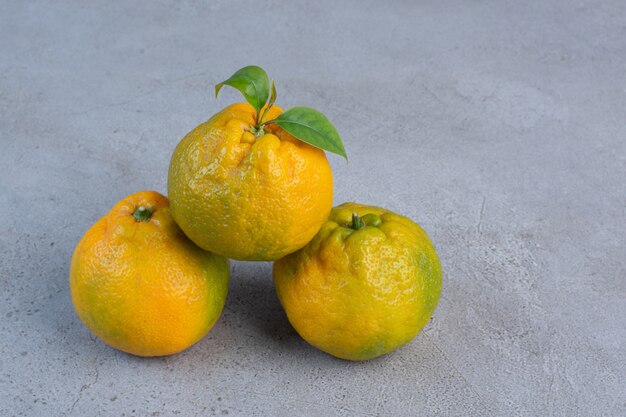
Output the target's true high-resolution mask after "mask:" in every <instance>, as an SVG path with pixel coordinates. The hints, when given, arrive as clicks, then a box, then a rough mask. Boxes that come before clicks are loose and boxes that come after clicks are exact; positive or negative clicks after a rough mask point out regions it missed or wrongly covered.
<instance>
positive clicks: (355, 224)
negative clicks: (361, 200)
mask: <svg viewBox="0 0 626 417" xmlns="http://www.w3.org/2000/svg"><path fill="white" fill-rule="evenodd" d="M364 227H365V223H363V220H362V219H361V218H360V217H359V215H358V214H356V213H352V224H351V225H350V228H351V229H354V230H359V229H362V228H364Z"/></svg>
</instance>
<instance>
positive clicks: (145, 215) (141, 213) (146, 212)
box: [133, 206, 154, 222]
mask: <svg viewBox="0 0 626 417" xmlns="http://www.w3.org/2000/svg"><path fill="white" fill-rule="evenodd" d="M153 211H154V207H151V206H148V207H144V206H139V207H137V210H135V212H134V213H133V217H134V219H135V220H137V221H138V222H145V221H148V220H150V216H152V212H153Z"/></svg>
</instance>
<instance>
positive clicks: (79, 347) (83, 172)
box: [0, 0, 626, 416]
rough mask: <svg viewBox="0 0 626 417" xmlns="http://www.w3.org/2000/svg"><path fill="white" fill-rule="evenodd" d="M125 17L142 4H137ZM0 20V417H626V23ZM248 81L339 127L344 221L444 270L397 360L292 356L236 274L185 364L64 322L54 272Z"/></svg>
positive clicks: (29, 8) (159, 17)
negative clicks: (118, 347)
mask: <svg viewBox="0 0 626 417" xmlns="http://www.w3.org/2000/svg"><path fill="white" fill-rule="evenodd" d="M126 3H132V4H130V5H129V4H126ZM262 3H263V2H258V1H257V2H242V1H232V0H228V1H227V0H224V1H212V2H206V3H200V2H189V1H159V2H153V1H145V2H141V1H137V2H108V1H106V2H105V1H102V2H82V1H75V2H45V1H30V2H19V1H9V0H2V1H0V145H1V147H0V213H1V215H0V279H1V282H0V285H1V292H2V293H1V299H0V300H1V301H0V319H1V329H0V370H1V373H0V415H2V416H12V415H28V416H31V415H36V416H87V415H89V416H100V415H115V416H135V415H136V416H144V415H149V416H174V415H180V416H204V415H226V414H228V415H237V416H273V415H276V416H293V415H304V416H329V415H341V416H361V415H371V416H378V415H381V416H383V415H384V416H387V415H402V416H408V415H415V416H418V415H419V416H424V415H441V416H447V415H450V416H467V415H471V416H486V415H498V416H515V415H523V416H530V415H537V416H538V415H541V416H552V415H554V416H596V415H597V416H600V415H602V416H623V415H626V396H625V381H624V378H625V375H626V369H625V363H626V346H625V339H626V326H625V325H624V319H625V317H626V282H625V276H626V265H625V259H626V250H625V244H626V189H625V184H624V182H625V179H626V29H625V28H626V3H625V2H624V1H622V0H607V1H592V0H577V1H566V0H563V1H554V0H547V1H542V2H520V1H495V0H494V1H470V0H466V1H446V2H442V1H434V0H431V1H394V2H380V1H379V2H364V1H352V2H337V1H292V2H279V1H273V2H269V3H267V4H262ZM252 63H256V64H258V65H261V66H262V67H264V68H265V69H267V70H268V72H269V74H270V76H271V77H273V78H275V79H276V81H277V88H278V95H279V99H278V103H279V104H280V105H283V106H293V105H298V104H305V105H309V106H312V107H315V108H318V109H320V110H322V111H323V112H325V113H326V114H327V115H329V117H330V119H331V120H332V121H334V123H335V124H336V126H337V127H338V129H339V131H340V132H341V134H342V136H343V139H344V142H345V144H346V148H347V150H348V153H349V156H350V162H349V163H347V164H346V163H345V162H344V161H343V160H342V159H341V158H339V157H335V156H333V155H331V156H329V158H330V161H331V163H332V165H333V168H334V173H335V178H336V190H335V203H336V204H339V203H341V202H344V201H358V202H364V203H369V204H376V205H381V206H385V207H388V208H389V209H392V210H394V211H397V212H400V213H403V214H405V215H407V216H410V217H412V218H413V219H415V220H416V221H417V222H419V223H420V224H421V225H422V226H423V227H424V228H425V229H426V230H427V232H428V233H429V234H430V235H431V237H432V239H433V241H434V242H435V244H436V246H437V248H438V251H439V253H440V256H441V260H442V263H443V266H444V270H445V277H444V279H445V283H444V291H443V296H442V299H441V302H440V305H439V308H438V309H437V311H436V313H435V316H434V319H433V321H432V322H431V323H430V324H429V325H428V326H427V327H426V329H425V330H424V331H423V332H422V333H421V334H420V335H419V336H418V337H417V338H416V339H415V341H414V342H413V343H411V344H410V345H408V346H406V347H404V348H403V349H401V350H399V351H397V352H395V353H393V354H390V355H388V356H386V357H383V358H380V359H377V360H373V361H369V362H364V363H348V362H344V361H341V360H336V359H334V358H332V357H330V356H328V355H325V354H323V353H321V352H319V351H317V350H315V349H314V348H312V347H310V346H308V345H307V344H306V343H305V342H303V341H302V340H301V339H300V338H299V337H298V336H297V334H296V333H295V332H294V331H293V330H292V329H291V327H290V325H289V323H288V322H287V320H286V318H285V315H284V314H283V312H282V310H281V308H280V306H279V303H278V301H277V299H276V297H275V295H274V290H273V288H272V283H271V265H270V264H264V263H238V262H235V263H233V267H232V281H231V287H230V293H229V297H228V301H227V304H226V308H225V311H224V313H223V316H222V317H221V319H220V321H219V322H218V324H217V325H216V326H215V328H214V329H213V330H212V331H211V332H210V334H209V335H208V336H207V337H206V338H205V339H203V340H202V341H201V342H200V343H198V344H197V345H196V346H194V347H193V348H191V349H189V350H187V351H185V352H184V353H181V354H179V355H176V356H173V357H169V358H161V359H139V358H136V357H131V356H129V355H126V354H123V353H121V352H117V351H115V350H113V349H111V348H109V347H107V346H105V345H104V344H103V343H101V342H100V341H98V340H96V339H94V337H93V336H91V335H90V334H89V332H88V331H87V329H86V328H85V327H84V326H83V325H82V324H81V322H80V321H79V320H78V318H77V317H76V315H75V314H74V311H73V308H72V306H71V302H70V297H69V290H68V264H69V260H70V256H71V254H72V251H73V249H74V246H75V245H76V243H77V242H78V240H79V238H80V237H81V236H82V234H83V233H84V232H85V231H86V230H87V229H88V228H89V227H90V226H91V224H92V223H93V222H95V221H96V220H97V219H98V218H99V217H100V216H102V215H103V214H104V213H105V212H106V211H108V210H109V209H110V207H112V206H113V205H114V203H115V202H117V201H118V200H119V199H121V198H122V197H124V196H125V195H127V194H129V193H133V192H136V191H138V190H141V189H155V190H158V191H161V192H165V190H166V172H167V166H168V162H169V157H170V154H171V152H172V150H173V148H174V146H175V145H176V144H177V142H178V141H179V140H180V138H182V136H183V135H184V134H185V133H186V132H187V131H189V130H190V129H191V128H193V127H194V126H195V125H197V124H199V123H200V122H202V121H204V120H205V119H207V118H208V117H209V116H210V115H212V114H213V113H214V112H216V111H218V110H219V109H220V108H222V107H224V106H226V105H227V104H229V103H231V102H234V101H235V100H239V97H238V94H237V93H236V92H234V91H227V90H226V89H225V90H224V94H223V95H221V96H220V98H219V99H217V100H216V99H214V98H213V97H212V85H213V84H214V83H216V82H218V81H221V80H222V79H224V78H225V77H226V76H228V75H230V74H231V73H232V72H233V71H234V70H236V69H238V68H240V67H242V66H244V65H248V64H252Z"/></svg>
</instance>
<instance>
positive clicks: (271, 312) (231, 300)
mask: <svg viewBox="0 0 626 417" xmlns="http://www.w3.org/2000/svg"><path fill="white" fill-rule="evenodd" d="M222 319H223V320H224V321H225V322H226V323H225V324H226V325H227V326H228V327H231V328H234V327H236V328H243V329H248V330H249V331H250V332H252V333H254V334H257V335H258V336H262V337H264V338H269V339H271V341H273V342H274V343H277V344H278V345H279V346H280V347H281V349H282V348H284V349H287V350H290V349H300V348H301V345H302V344H303V343H304V342H303V341H302V340H301V339H300V336H298V334H297V333H296V331H295V330H294V329H293V327H291V324H290V323H289V320H288V319H287V316H286V315H285V312H284V310H283V308H282V306H281V305H280V301H279V300H278V297H277V296H276V292H275V290H274V283H273V280H272V264H271V263H270V262H254V263H252V262H236V261H233V262H232V263H231V278H230V287H229V294H228V299H227V300H226V306H225V308H224V312H223V317H222ZM304 344H305V343H304Z"/></svg>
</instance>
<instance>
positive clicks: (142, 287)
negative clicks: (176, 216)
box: [70, 191, 229, 356]
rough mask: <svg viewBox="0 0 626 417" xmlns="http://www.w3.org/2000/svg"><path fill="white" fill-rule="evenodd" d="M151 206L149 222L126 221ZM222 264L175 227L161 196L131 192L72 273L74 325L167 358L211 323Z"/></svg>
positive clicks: (220, 297) (79, 251)
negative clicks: (76, 319) (79, 322)
mask: <svg viewBox="0 0 626 417" xmlns="http://www.w3.org/2000/svg"><path fill="white" fill-rule="evenodd" d="M139 206H143V207H153V208H154V211H153V213H152V215H151V217H150V219H149V220H147V221H137V220H135V218H134V217H133V216H132V214H133V213H134V212H135V210H136V209H137V208H138V207H139ZM228 279H229V265H228V260H226V259H224V258H222V257H220V256H218V255H214V254H212V253H210V252H206V251H203V250H202V249H200V248H199V247H197V246H196V245H194V244H193V242H191V241H190V240H189V239H188V238H187V237H186V236H185V235H184V234H183V232H182V231H181V230H180V229H179V228H178V226H177V225H176V223H174V221H173V219H172V217H171V215H170V211H169V203H168V201H167V198H166V197H164V196H162V195H161V194H159V193H156V192H154V191H144V192H139V193H136V194H132V195H130V196H128V197H126V198H125V199H123V200H122V201H120V202H119V203H118V204H117V205H116V206H115V207H113V209H112V210H111V211H110V212H109V213H108V214H106V215H105V216H104V217H103V218H101V219H100V220H99V221H98V222H97V223H96V224H94V225H93V227H91V229H89V231H88V232H87V233H86V234H85V236H84V237H83V238H82V239H81V241H80V242H79V244H78V246H77V247H76V250H75V252H74V256H73V257H72V264H71V267H70V287H71V292H72V301H73V303H74V307H75V309H76V312H77V313H78V316H79V317H80V319H81V320H82V321H83V323H85V325H86V326H87V327H88V328H89V330H91V331H92V332H93V333H94V334H95V335H96V336H98V337H99V338H100V339H102V340H103V341H104V342H105V343H107V344H109V345H110V346H113V347H114V348H117V349H119V350H122V351H124V352H128V353H131V354H134V355H138V356H163V355H171V354H173V353H176V352H180V351H181V350H184V349H186V348H188V347H189V346H191V345H193V344H194V343H196V342H197V341H198V340H200V339H201V338H202V337H203V336H204V335H206V333H207V332H208V331H209V329H211V327H212V326H213V324H214V323H215V322H216V321H217V319H218V317H219V315H220V313H221V311H222V308H223V306H224V302H225V300H226V294H227V291H228Z"/></svg>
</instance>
